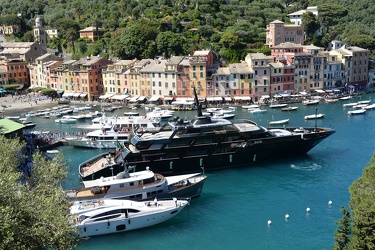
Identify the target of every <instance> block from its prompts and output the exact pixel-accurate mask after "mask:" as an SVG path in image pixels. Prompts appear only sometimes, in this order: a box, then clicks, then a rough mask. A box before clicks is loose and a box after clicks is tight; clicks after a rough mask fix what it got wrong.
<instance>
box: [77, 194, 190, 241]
mask: <svg viewBox="0 0 375 250" xmlns="http://www.w3.org/2000/svg"><path fill="white" fill-rule="evenodd" d="M188 204H189V202H188V201H187V200H178V199H176V198H174V199H171V200H161V201H158V200H156V199H155V200H154V201H147V202H136V201H129V200H110V199H108V200H101V201H98V202H95V201H86V202H79V201H77V202H75V203H74V204H73V206H71V207H70V213H71V215H72V221H71V223H72V224H73V225H74V226H75V227H76V228H77V229H78V230H79V233H80V236H81V237H89V236H97V235H103V234H112V233H120V232H125V231H130V230H135V229H140V228H144V227H148V226H152V225H155V224H159V223H162V222H164V221H167V220H169V219H172V218H173V217H175V216H176V215H177V214H179V213H180V212H181V211H182V210H183V209H184V208H185V207H186V206H187V205H188Z"/></svg>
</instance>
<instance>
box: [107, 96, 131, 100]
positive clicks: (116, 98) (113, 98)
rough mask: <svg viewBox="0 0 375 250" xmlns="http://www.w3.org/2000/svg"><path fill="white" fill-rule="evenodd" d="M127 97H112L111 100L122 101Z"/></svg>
mask: <svg viewBox="0 0 375 250" xmlns="http://www.w3.org/2000/svg"><path fill="white" fill-rule="evenodd" d="M126 97H128V95H114V96H112V97H111V100H118V101H122V100H125V98H126Z"/></svg>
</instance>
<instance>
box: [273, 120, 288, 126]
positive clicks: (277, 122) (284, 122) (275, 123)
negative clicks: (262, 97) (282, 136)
mask: <svg viewBox="0 0 375 250" xmlns="http://www.w3.org/2000/svg"><path fill="white" fill-rule="evenodd" d="M288 122H289V119H283V120H276V121H269V122H268V125H282V124H287V123H288Z"/></svg>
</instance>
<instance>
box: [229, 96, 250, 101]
mask: <svg viewBox="0 0 375 250" xmlns="http://www.w3.org/2000/svg"><path fill="white" fill-rule="evenodd" d="M233 98H234V100H241V101H250V100H251V97H250V96H235V97H233Z"/></svg>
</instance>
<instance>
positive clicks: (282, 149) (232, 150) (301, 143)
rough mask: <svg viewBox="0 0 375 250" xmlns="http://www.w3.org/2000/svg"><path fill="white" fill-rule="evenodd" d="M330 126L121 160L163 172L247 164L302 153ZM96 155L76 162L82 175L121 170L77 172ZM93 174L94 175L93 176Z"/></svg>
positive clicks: (139, 153) (135, 153) (138, 154)
mask: <svg viewBox="0 0 375 250" xmlns="http://www.w3.org/2000/svg"><path fill="white" fill-rule="evenodd" d="M334 132H335V131H334V130H332V129H324V130H321V132H320V131H319V129H318V131H317V132H315V133H306V134H305V133H300V134H298V133H297V134H293V135H290V136H280V137H270V138H258V139H251V140H238V141H230V142H222V143H217V144H215V145H213V144H202V145H195V146H191V145H190V146H189V145H188V146H184V147H175V148H170V149H159V150H158V149H156V150H147V152H142V151H131V150H130V152H129V153H128V154H127V155H126V157H125V158H124V161H126V162H127V164H128V166H134V167H135V169H136V171H141V170H144V169H146V167H148V166H150V167H152V169H153V171H154V172H157V173H161V174H163V175H165V176H170V175H176V174H186V173H196V172H199V171H202V170H203V169H204V171H212V170H219V169H225V168H233V167H239V166H251V165H256V164H258V163H261V162H265V161H272V160H279V159H283V158H288V157H295V156H299V155H303V154H306V153H307V152H309V151H310V150H311V149H312V148H313V147H315V146H316V145H317V144H319V143H320V142H321V141H322V140H324V139H325V138H327V137H328V136H330V135H331V134H333V133H334ZM101 157H103V156H101V155H99V156H97V157H94V158H93V159H90V160H89V161H86V162H84V163H82V164H81V165H80V167H79V168H80V170H79V172H80V175H81V178H82V179H84V180H85V179H86V180H89V179H92V178H98V177H100V176H111V175H112V168H113V171H114V172H115V173H118V172H120V171H122V170H123V169H122V168H123V167H122V166H121V163H120V162H119V163H115V164H114V165H112V166H111V167H112V168H102V169H98V170H97V171H88V172H87V173H83V172H81V168H82V166H85V164H87V163H88V162H95V161H97V160H98V158H101ZM93 175H94V177H93Z"/></svg>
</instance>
